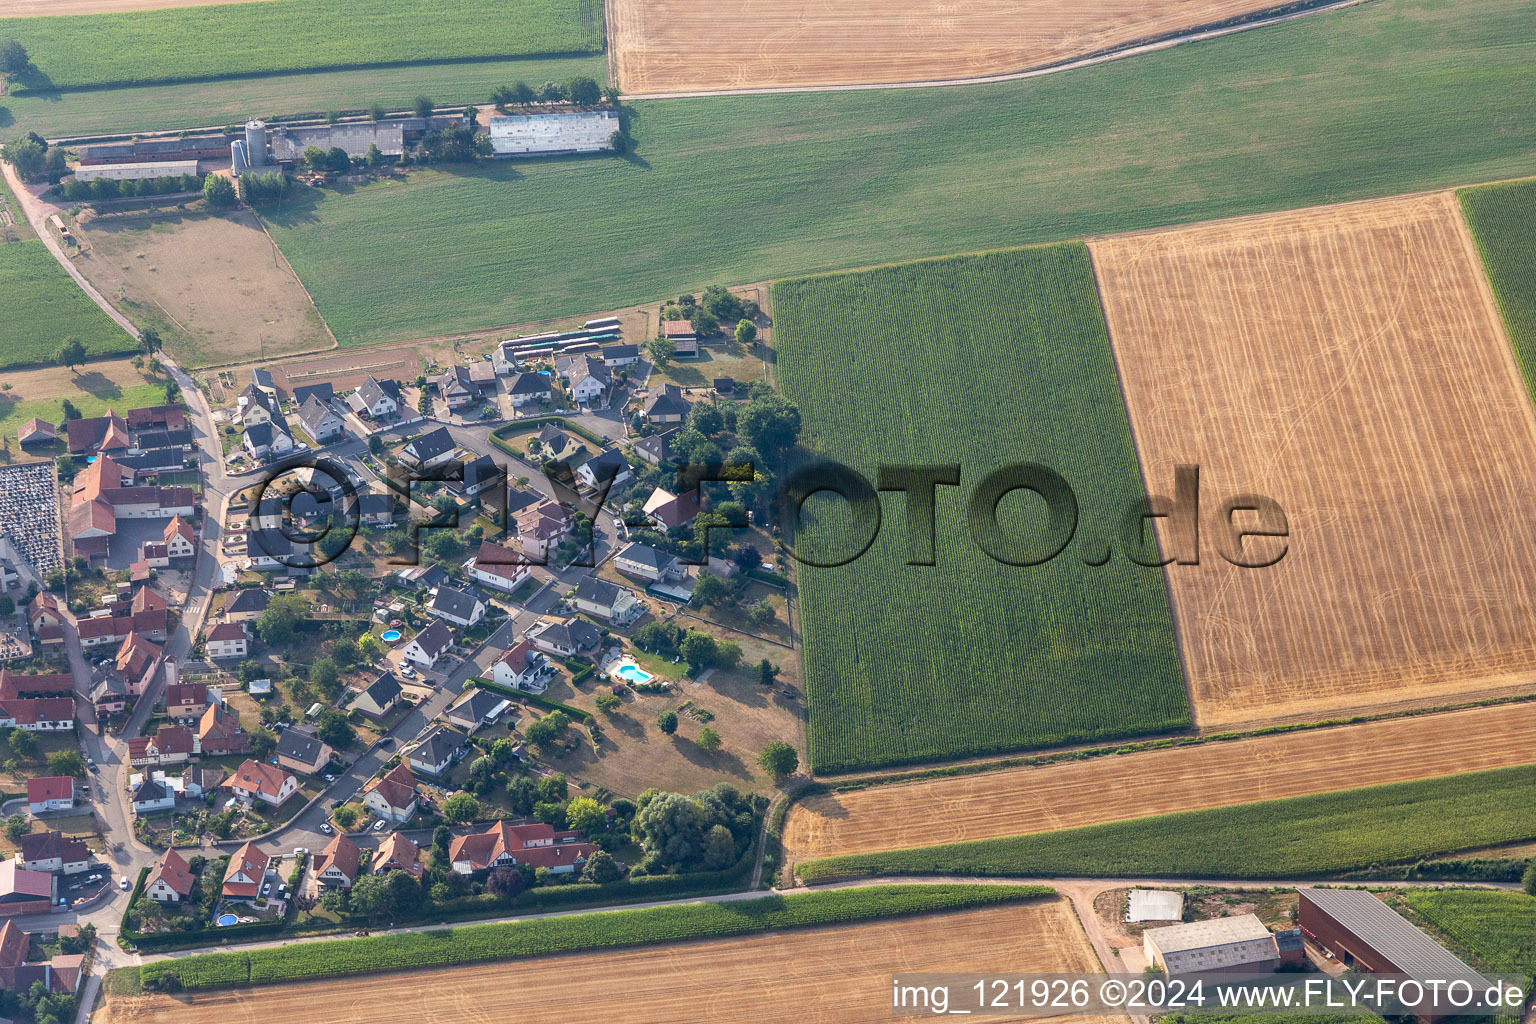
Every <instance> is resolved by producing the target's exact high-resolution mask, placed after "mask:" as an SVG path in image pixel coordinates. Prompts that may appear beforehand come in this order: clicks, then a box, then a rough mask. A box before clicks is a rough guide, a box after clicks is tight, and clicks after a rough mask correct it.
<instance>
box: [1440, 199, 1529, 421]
mask: <svg viewBox="0 0 1536 1024" xmlns="http://www.w3.org/2000/svg"><path fill="white" fill-rule="evenodd" d="M1457 196H1458V198H1460V200H1461V208H1462V211H1463V212H1464V213H1465V214H1466V217H1467V224H1468V226H1469V227H1471V229H1472V237H1473V239H1474V240H1475V241H1476V242H1477V249H1478V252H1479V253H1480V254H1481V255H1482V257H1483V267H1484V269H1485V270H1486V271H1487V272H1488V284H1489V285H1490V286H1491V287H1492V289H1493V297H1494V299H1495V300H1496V301H1497V302H1498V304H1499V314H1500V315H1501V316H1502V317H1503V318H1504V328H1505V330H1507V331H1508V332H1509V341H1510V344H1511V345H1513V346H1514V349H1515V359H1516V361H1517V362H1519V364H1520V372H1521V373H1522V374H1523V375H1524V376H1525V386H1526V388H1527V389H1528V390H1529V391H1530V393H1531V396H1532V397H1533V398H1536V179H1531V180H1527V181H1510V182H1500V183H1499V184H1496V185H1483V186H1481V187H1479V188H1465V189H1462V190H1461V191H1460V192H1458V193H1457Z"/></svg>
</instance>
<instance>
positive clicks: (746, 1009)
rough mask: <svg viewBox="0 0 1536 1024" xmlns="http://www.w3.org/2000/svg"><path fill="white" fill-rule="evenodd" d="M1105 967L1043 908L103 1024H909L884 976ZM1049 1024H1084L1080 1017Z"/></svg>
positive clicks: (289, 993)
mask: <svg viewBox="0 0 1536 1024" xmlns="http://www.w3.org/2000/svg"><path fill="white" fill-rule="evenodd" d="M1100 969H1101V968H1100V966H1099V962H1098V959H1097V957H1095V956H1094V953H1093V950H1092V948H1091V947H1090V946H1089V944H1088V940H1087V937H1086V936H1085V935H1084V934H1083V930H1082V927H1081V926H1080V925H1079V924H1078V921H1077V917H1076V916H1075V915H1074V914H1073V912H1072V909H1071V906H1070V905H1069V904H1068V903H1067V902H1066V900H1064V899H1052V900H1048V901H1041V902H1036V903H1027V904H1021V905H1018V906H1013V907H999V908H989V909H985V910H971V911H961V912H958V913H953V914H938V915H924V916H920V917H910V918H901V919H895V920H890V921H876V922H869V923H864V924H854V925H843V926H836V927H830V928H815V929H805V930H792V931H784V932H775V933H771V934H767V935H759V936H754V937H751V938H745V939H718V940H709V941H703V942H685V943H678V944H673V945H667V946H652V947H647V948H643V949H632V950H620V951H615V952H594V953H576V954H571V955H567V956H560V957H541V958H537V959H531V960H514V961H509V962H506V963H497V964H485V965H481V966H475V967H450V968H443V969H439V970H433V971H422V972H413V973H406V974H390V975H371V976H367V977H360V978H346V979H340V980H336V981H323V982H304V983H299V984H292V985H282V986H268V987H263V988H259V989H240V990H233V991H227V992H210V993H206V994H197V995H179V996H133V997H120V996H113V997H110V998H109V1000H108V1003H107V1012H106V1014H105V1017H106V1020H107V1021H108V1022H109V1024H301V1022H302V1024H309V1022H311V1021H314V1020H315V1019H316V1016H317V1014H319V1015H320V1016H321V1017H323V1018H324V1019H326V1020H333V1021H342V1022H345V1024H493V1022H500V1021H517V1022H518V1024H568V1022H573V1021H644V1022H646V1024H666V1022H678V1024H684V1022H686V1024H711V1022H719V1024H739V1022H740V1021H744V1020H752V1021H762V1022H773V1021H782V1022H785V1024H873V1022H876V1021H900V1020H910V1019H911V1018H910V1017H897V1016H895V1015H894V1014H892V1012H891V1010H890V1002H891V975H892V974H893V973H898V972H922V971H932V972H939V971H945V972H971V973H981V972H997V971H1008V972H1041V973H1049V972H1073V973H1075V972H1090V971H1098V970H1100ZM987 1019H988V1020H997V1021H1004V1020H1012V1021H1022V1020H1033V1019H1039V1018H1030V1017H988V1018H987ZM1107 1019H1111V1018H1103V1017H1098V1018H1093V1020H1095V1021H1099V1022H1102V1021H1104V1020H1107ZM1052 1020H1054V1021H1058V1022H1060V1024H1089V1018H1086V1017H1056V1018H1052ZM1124 1020H1125V1018H1123V1017H1122V1018H1119V1021H1121V1022H1123V1021H1124Z"/></svg>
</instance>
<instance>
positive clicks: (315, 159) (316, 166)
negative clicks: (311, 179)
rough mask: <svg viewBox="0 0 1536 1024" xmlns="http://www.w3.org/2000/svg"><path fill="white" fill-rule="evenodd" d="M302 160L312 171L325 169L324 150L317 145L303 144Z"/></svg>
mask: <svg viewBox="0 0 1536 1024" xmlns="http://www.w3.org/2000/svg"><path fill="white" fill-rule="evenodd" d="M304 162H305V163H306V164H308V165H309V169H310V170H312V171H323V170H325V150H323V149H321V148H320V147H319V146H305V147H304Z"/></svg>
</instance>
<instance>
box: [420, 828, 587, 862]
mask: <svg viewBox="0 0 1536 1024" xmlns="http://www.w3.org/2000/svg"><path fill="white" fill-rule="evenodd" d="M596 851H597V847H595V846H593V845H592V844H591V843H584V842H582V841H581V836H580V835H579V834H578V833H576V832H557V831H555V829H554V828H553V827H552V826H550V825H545V824H542V823H537V824H531V825H508V824H507V823H506V822H504V821H499V822H497V823H496V824H494V825H492V826H491V827H490V828H488V829H486V830H485V831H484V832H477V833H473V834H471V835H467V836H458V837H457V838H455V839H454V841H453V843H452V845H450V846H449V847H448V859H449V861H450V862H452V864H453V870H454V871H456V872H458V873H459V874H461V875H468V874H473V873H474V872H476V871H489V870H493V869H495V868H499V867H503V866H509V865H514V864H516V865H527V866H529V867H533V868H545V869H547V870H548V871H549V872H550V873H551V874H556V875H568V874H571V873H572V872H574V871H578V870H580V869H581V868H582V867H583V866H584V865H585V864H586V862H587V858H589V857H591V856H592V854H593V853H595V852H596Z"/></svg>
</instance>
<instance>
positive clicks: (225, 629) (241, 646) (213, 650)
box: [207, 622, 251, 661]
mask: <svg viewBox="0 0 1536 1024" xmlns="http://www.w3.org/2000/svg"><path fill="white" fill-rule="evenodd" d="M207 648H208V657H210V658H212V659H214V660H215V661H219V660H222V659H225V658H245V657H247V656H248V655H249V654H250V653H251V639H250V637H248V636H246V634H245V625H244V623H240V622H221V623H219V624H218V625H216V626H214V627H213V628H212V629H211V630H209V631H208V642H207Z"/></svg>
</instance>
